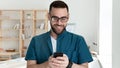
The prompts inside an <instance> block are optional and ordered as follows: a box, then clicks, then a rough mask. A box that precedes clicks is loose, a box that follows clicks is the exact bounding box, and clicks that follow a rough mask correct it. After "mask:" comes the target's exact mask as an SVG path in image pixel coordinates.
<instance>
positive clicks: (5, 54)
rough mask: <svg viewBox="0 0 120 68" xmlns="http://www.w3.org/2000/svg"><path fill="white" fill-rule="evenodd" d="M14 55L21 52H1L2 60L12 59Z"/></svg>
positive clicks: (0, 58)
mask: <svg viewBox="0 0 120 68" xmlns="http://www.w3.org/2000/svg"><path fill="white" fill-rule="evenodd" d="M14 55H19V52H0V60H10V59H12V56H14Z"/></svg>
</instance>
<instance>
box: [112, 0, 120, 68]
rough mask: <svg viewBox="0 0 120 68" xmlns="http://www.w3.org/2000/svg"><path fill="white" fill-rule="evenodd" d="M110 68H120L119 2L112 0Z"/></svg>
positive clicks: (119, 0) (118, 0)
mask: <svg viewBox="0 0 120 68" xmlns="http://www.w3.org/2000/svg"><path fill="white" fill-rule="evenodd" d="M112 30H113V32H112V38H113V40H112V43H113V44H112V61H113V66H112V68H120V53H119V52H120V0H113V29H112Z"/></svg>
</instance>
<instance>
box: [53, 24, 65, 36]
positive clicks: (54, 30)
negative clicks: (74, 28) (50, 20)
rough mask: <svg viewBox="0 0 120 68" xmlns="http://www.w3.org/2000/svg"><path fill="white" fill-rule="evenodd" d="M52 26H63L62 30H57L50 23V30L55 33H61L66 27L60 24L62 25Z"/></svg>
mask: <svg viewBox="0 0 120 68" xmlns="http://www.w3.org/2000/svg"><path fill="white" fill-rule="evenodd" d="M54 26H61V27H63V30H61V31H57V30H56V28H54V27H53V26H52V25H51V29H52V31H53V32H54V33H55V34H57V35H59V34H61V33H62V32H63V31H64V30H65V28H66V26H62V25H54Z"/></svg>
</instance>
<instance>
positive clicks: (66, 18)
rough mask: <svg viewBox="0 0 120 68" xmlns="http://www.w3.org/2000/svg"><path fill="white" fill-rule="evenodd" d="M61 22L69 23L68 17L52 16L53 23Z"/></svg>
mask: <svg viewBox="0 0 120 68" xmlns="http://www.w3.org/2000/svg"><path fill="white" fill-rule="evenodd" d="M59 20H60V21H61V22H62V23H64V22H67V21H68V17H66V16H63V17H60V18H59V17H57V16H52V17H51V21H52V22H58V21H59Z"/></svg>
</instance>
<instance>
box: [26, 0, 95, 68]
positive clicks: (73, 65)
mask: <svg viewBox="0 0 120 68" xmlns="http://www.w3.org/2000/svg"><path fill="white" fill-rule="evenodd" d="M48 18H49V20H50V25H51V30H50V31H49V32H46V33H44V34H42V35H38V36H35V37H33V38H32V40H31V43H30V45H29V48H28V51H27V54H26V57H25V59H26V60H27V67H28V68H88V62H91V61H92V60H93V59H92V57H91V54H90V52H89V49H88V47H87V45H86V42H85V40H84V38H83V37H82V36H79V35H76V34H73V33H70V32H68V31H66V26H67V21H68V19H69V8H68V6H67V4H66V3H64V2H63V1H60V0H58V1H53V2H52V3H51V5H50V8H49V14H48ZM54 52H60V53H63V56H58V57H56V58H55V57H54V56H53V53H54Z"/></svg>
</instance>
